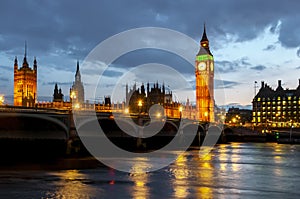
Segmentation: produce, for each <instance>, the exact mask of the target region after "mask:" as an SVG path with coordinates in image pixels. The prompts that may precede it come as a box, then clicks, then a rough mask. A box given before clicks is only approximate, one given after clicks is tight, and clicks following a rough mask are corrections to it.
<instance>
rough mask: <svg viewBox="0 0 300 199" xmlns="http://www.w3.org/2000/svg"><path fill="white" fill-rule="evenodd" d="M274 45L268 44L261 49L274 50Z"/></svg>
mask: <svg viewBox="0 0 300 199" xmlns="http://www.w3.org/2000/svg"><path fill="white" fill-rule="evenodd" d="M275 48H276V46H275V45H268V46H267V47H266V48H264V49H263V50H265V51H272V50H275Z"/></svg>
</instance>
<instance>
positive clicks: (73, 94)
mask: <svg viewBox="0 0 300 199" xmlns="http://www.w3.org/2000/svg"><path fill="white" fill-rule="evenodd" d="M71 99H76V93H75V91H72V92H71Z"/></svg>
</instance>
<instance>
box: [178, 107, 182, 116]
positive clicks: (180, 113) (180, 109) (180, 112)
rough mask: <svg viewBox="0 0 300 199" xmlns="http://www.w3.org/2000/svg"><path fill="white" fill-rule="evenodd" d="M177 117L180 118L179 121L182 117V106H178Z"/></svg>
mask: <svg viewBox="0 0 300 199" xmlns="http://www.w3.org/2000/svg"><path fill="white" fill-rule="evenodd" d="M178 110H179V116H180V119H181V117H182V106H179V109H178Z"/></svg>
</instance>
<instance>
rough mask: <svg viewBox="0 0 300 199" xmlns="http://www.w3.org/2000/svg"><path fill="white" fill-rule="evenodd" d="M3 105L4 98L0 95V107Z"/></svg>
mask: <svg viewBox="0 0 300 199" xmlns="http://www.w3.org/2000/svg"><path fill="white" fill-rule="evenodd" d="M3 103H4V96H3V95H0V105H2V104H3Z"/></svg>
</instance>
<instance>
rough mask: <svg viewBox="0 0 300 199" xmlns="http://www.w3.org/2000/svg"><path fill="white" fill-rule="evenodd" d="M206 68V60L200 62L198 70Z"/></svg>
mask: <svg viewBox="0 0 300 199" xmlns="http://www.w3.org/2000/svg"><path fill="white" fill-rule="evenodd" d="M205 69H206V63H205V62H199V64H198V70H205Z"/></svg>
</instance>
